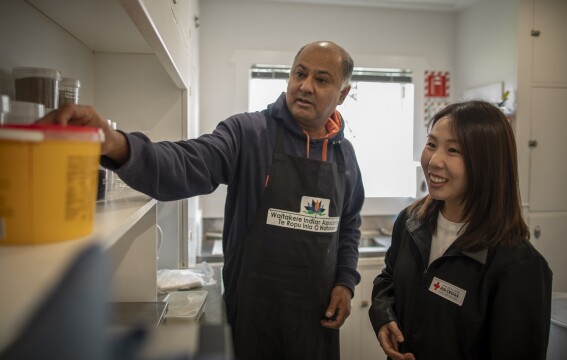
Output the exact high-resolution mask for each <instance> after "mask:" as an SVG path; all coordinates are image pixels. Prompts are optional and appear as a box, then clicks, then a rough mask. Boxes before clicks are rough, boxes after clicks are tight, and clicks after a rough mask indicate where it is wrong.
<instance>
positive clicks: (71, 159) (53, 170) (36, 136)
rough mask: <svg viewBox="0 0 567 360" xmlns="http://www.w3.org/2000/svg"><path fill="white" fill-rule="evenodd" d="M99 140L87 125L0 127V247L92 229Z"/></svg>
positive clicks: (99, 134)
mask: <svg viewBox="0 0 567 360" xmlns="http://www.w3.org/2000/svg"><path fill="white" fill-rule="evenodd" d="M102 139H103V135H102V132H101V131H100V130H99V129H95V128H88V127H74V126H55V125H35V124H32V125H6V126H0V245H24V244H28V245H32V244H46V243H53V242H59V241H64V240H69V239H73V238H77V237H82V236H86V235H89V234H90V233H91V232H92V230H93V223H94V214H95V206H96V194H97V186H98V163H99V156H100V143H101V141H102Z"/></svg>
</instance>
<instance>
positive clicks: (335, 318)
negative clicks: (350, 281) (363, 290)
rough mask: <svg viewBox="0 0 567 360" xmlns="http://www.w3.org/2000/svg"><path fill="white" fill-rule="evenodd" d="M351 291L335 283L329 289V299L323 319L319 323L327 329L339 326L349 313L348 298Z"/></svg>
mask: <svg viewBox="0 0 567 360" xmlns="http://www.w3.org/2000/svg"><path fill="white" fill-rule="evenodd" d="M351 299H352V292H351V291H350V289H349V288H347V287H346V286H342V285H337V286H335V287H334V288H333V291H331V301H330V302H329V306H328V307H327V310H326V311H325V317H326V319H325V320H321V325H323V326H324V327H327V328H329V329H338V328H340V327H341V326H342V325H343V324H344V322H345V320H346V318H347V317H348V316H349V315H350V300H351Z"/></svg>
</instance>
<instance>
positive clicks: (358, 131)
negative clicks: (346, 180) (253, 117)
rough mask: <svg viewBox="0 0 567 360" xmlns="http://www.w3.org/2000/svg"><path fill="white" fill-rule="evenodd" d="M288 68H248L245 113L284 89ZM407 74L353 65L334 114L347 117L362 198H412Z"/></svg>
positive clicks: (411, 97)
mask: <svg viewBox="0 0 567 360" xmlns="http://www.w3.org/2000/svg"><path fill="white" fill-rule="evenodd" d="M288 74H289V67H285V66H262V65H255V66H253V67H252V69H251V72H250V84H249V85H250V86H249V91H250V92H249V111H260V110H263V109H265V108H266V105H267V104H269V103H272V102H273V101H274V100H275V99H276V98H277V97H278V96H279V95H280V94H281V93H282V92H283V91H285V90H286V87H287V77H288ZM411 81H412V80H411V72H410V71H408V70H397V69H361V68H355V71H354V74H353V80H352V81H351V87H352V88H351V91H350V93H349V95H348V96H347V98H346V99H345V101H344V102H343V104H342V105H340V106H339V107H338V110H339V112H340V113H341V114H342V115H343V118H344V119H345V121H346V126H345V137H346V138H347V139H349V141H351V142H352V144H353V146H354V148H355V151H356V156H357V159H358V163H359V166H360V169H361V173H362V179H363V182H364V188H365V193H366V197H413V196H415V193H416V192H415V191H416V189H415V184H416V175H415V171H416V168H415V162H414V161H413V158H412V154H413V114H414V85H413V83H412V82H411Z"/></svg>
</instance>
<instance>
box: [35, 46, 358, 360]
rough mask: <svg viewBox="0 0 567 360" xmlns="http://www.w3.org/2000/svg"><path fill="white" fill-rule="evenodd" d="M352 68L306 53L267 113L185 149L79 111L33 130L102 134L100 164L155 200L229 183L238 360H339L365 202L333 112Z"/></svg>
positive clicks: (229, 271)
mask: <svg viewBox="0 0 567 360" xmlns="http://www.w3.org/2000/svg"><path fill="white" fill-rule="evenodd" d="M352 70H353V61H352V58H351V57H350V55H349V54H348V53H347V52H346V51H345V50H344V49H342V48H341V47H340V46H338V45H337V44H334V43H332V42H327V41H324V42H315V43H311V44H308V45H306V46H304V47H303V48H301V49H300V50H299V52H298V53H297V55H296V57H295V59H294V62H293V67H292V69H291V73H290V77H289V82H288V87H287V92H286V93H284V94H282V95H281V96H280V97H279V98H278V99H277V100H276V102H275V103H273V104H271V105H269V106H268V108H267V109H266V110H264V111H262V112H255V113H246V114H237V115H234V116H232V117H230V118H228V119H226V120H225V121H223V122H221V123H220V124H219V125H218V127H217V128H216V129H215V130H214V131H213V133H211V134H207V135H203V136H201V137H199V138H197V139H192V140H188V141H179V142H160V143H151V142H150V140H149V139H148V138H147V137H145V136H144V135H143V134H141V133H132V134H126V133H121V132H117V131H113V130H112V129H110V128H109V127H108V125H107V122H106V121H105V120H104V119H102V118H101V117H100V116H99V115H98V114H97V113H96V111H94V109H92V108H87V107H73V106H68V107H63V108H62V109H60V110H59V111H57V112H55V113H52V114H49V115H47V116H46V117H45V118H44V119H43V120H42V121H43V122H51V123H62V124H66V123H72V124H80V125H86V126H97V127H101V128H102V129H104V132H105V134H106V140H105V142H104V144H103V145H102V153H103V154H104V155H105V156H104V157H103V159H102V164H103V165H104V166H105V167H108V168H110V169H112V170H113V171H115V172H116V173H118V174H119V175H120V177H121V178H122V179H123V180H124V181H125V182H126V183H127V184H129V185H130V186H132V187H133V188H135V189H137V190H139V191H141V192H143V193H146V194H148V195H150V196H152V197H154V198H156V199H158V200H164V201H167V200H175V199H182V198H186V197H191V196H195V195H200V194H208V193H211V192H212V191H214V190H215V189H216V188H217V186H218V185H219V184H227V185H228V194H227V199H226V204H225V219H224V229H223V251H224V259H225V263H224V267H223V282H224V286H225V293H224V298H225V302H226V306H227V316H228V321H229V323H230V324H231V326H232V330H233V335H234V347H235V354H236V356H237V357H238V358H240V359H280V358H281V359H325V360H328V359H338V358H339V356H340V355H339V337H338V329H339V327H340V326H341V325H342V324H343V323H344V321H345V319H346V318H347V316H348V315H349V313H350V301H351V298H352V296H353V294H354V287H355V285H356V284H358V282H359V281H360V275H359V274H358V272H357V271H356V266H357V261H358V241H359V238H360V230H359V227H360V221H361V219H360V209H361V207H362V203H363V201H364V189H363V186H362V180H361V175H360V170H359V168H358V164H357V162H356V157H355V154H354V150H353V148H352V145H351V144H350V143H349V142H348V140H346V139H344V135H343V129H344V121H343V119H342V117H341V115H340V114H339V112H338V111H336V106H337V105H339V104H341V103H342V102H343V101H344V99H345V97H346V96H347V94H348V92H349V91H350V85H349V81H350V78H351V75H352Z"/></svg>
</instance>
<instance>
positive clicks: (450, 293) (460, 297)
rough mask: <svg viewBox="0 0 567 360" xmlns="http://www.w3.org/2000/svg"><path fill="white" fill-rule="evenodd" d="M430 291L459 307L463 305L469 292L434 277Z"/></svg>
mask: <svg viewBox="0 0 567 360" xmlns="http://www.w3.org/2000/svg"><path fill="white" fill-rule="evenodd" d="M429 291H431V292H432V293H434V294H435V295H439V296H441V297H442V298H444V299H447V300H449V301H451V302H453V303H455V304H457V305H459V306H462V305H463V301H464V300H465V295H466V294H467V291H466V290H464V289H461V288H460V287H458V286H455V285H452V284H450V283H448V282H446V281H443V280H441V279H439V278H436V277H434V278H433V280H432V281H431V285H430V286H429Z"/></svg>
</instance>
